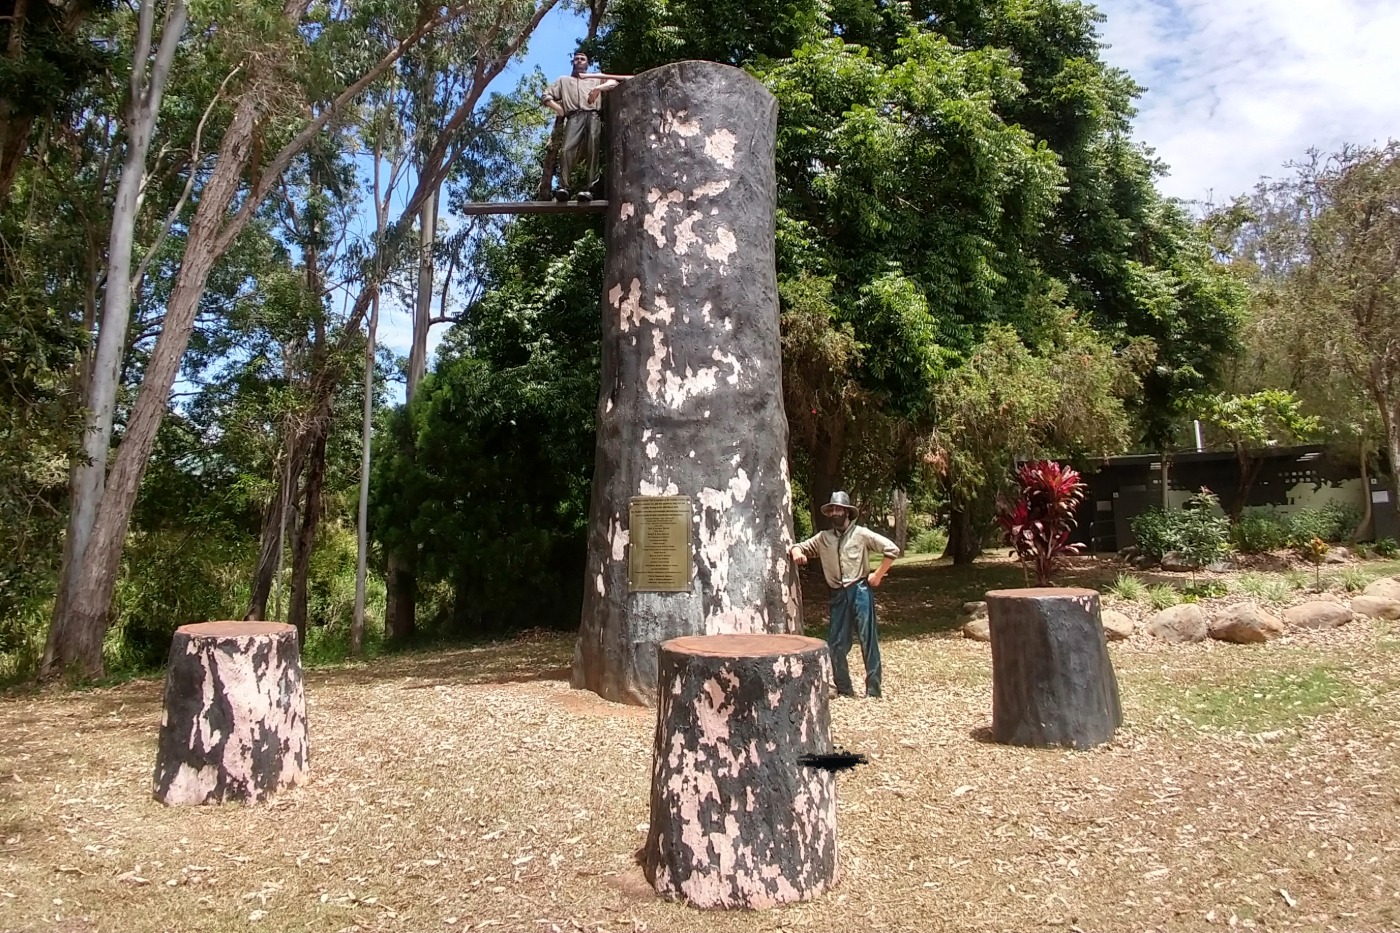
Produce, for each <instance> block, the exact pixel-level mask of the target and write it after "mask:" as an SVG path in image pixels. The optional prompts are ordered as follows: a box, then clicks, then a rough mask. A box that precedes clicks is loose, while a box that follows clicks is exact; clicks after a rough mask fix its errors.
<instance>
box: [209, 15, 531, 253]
mask: <svg viewBox="0 0 1400 933" xmlns="http://www.w3.org/2000/svg"><path fill="white" fill-rule="evenodd" d="M557 2H558V0H551V2H550V4H549V5H550V6H553V5H554V3H557ZM468 5H469V4H466V3H464V4H461V5H458V6H454V7H449V8H448V11H447V12H446V13H444V14H442V15H441V16H435V17H433V18H432V19H430V20H428V21H426V22H425V23H424V24H423V25H421V26H419V27H418V28H417V29H415V30H414V31H413V32H412V33H411V34H410V35H409V36H408V38H407V39H404V40H403V41H402V42H400V43H399V44H398V45H396V46H395V47H394V48H393V49H392V50H391V51H390V52H389V53H388V54H386V55H385V56H384V57H383V58H381V59H380V60H379V61H378V62H377V63H376V64H375V65H374V67H373V68H371V69H370V70H369V71H367V72H365V74H364V75H363V76H361V77H360V79H359V80H358V81H356V82H354V83H353V84H351V85H350V86H349V87H347V88H346V89H345V90H343V91H341V92H340V94H338V95H337V96H336V97H335V99H334V100H332V101H331V102H330V103H329V104H327V105H326V107H325V108H324V109H322V111H321V113H320V115H319V116H318V117H316V118H315V119H314V120H312V121H311V122H309V123H308V124H307V125H306V126H305V127H303V128H302V131H301V132H300V133H298V134H297V135H296V136H294V137H293V138H292V139H291V141H290V142H288V143H287V144H286V145H285V146H283V147H282V150H281V151H280V152H278V153H277V155H275V156H274V157H273V158H272V161H271V162H270V163H269V164H268V167H267V169H266V170H265V171H264V172H263V173H262V177H261V178H260V179H259V180H258V183H257V185H256V186H254V188H253V190H252V191H251V192H250V193H249V195H248V197H247V199H246V200H245V201H244V202H243V206H242V207H241V208H240V209H239V211H238V213H237V214H235V215H234V217H233V219H232V220H230V221H229V222H228V223H227V224H226V225H225V227H224V229H223V231H222V232H221V233H220V234H219V238H218V240H217V241H216V242H215V249H216V250H220V251H222V250H224V249H227V248H228V245H229V243H231V242H232V241H233V239H234V237H236V236H238V234H239V233H240V232H241V231H242V229H243V226H244V225H245V224H246V223H247V221H248V219H249V218H251V217H252V215H253V212H254V211H255V210H256V209H257V206H258V205H259V204H261V203H262V200H263V198H264V197H266V196H267V192H268V190H269V189H270V188H271V186H272V184H273V183H274V182H275V180H276V179H278V178H280V177H281V175H282V173H283V172H284V171H286V169H287V166H288V165H290V164H291V161H292V159H293V158H295V157H296V155H297V153H299V152H301V151H302V150H303V149H304V148H306V145H307V144H308V143H310V142H311V140H312V139H313V138H314V137H315V136H316V134H317V133H319V132H320V131H321V130H322V129H323V128H324V127H325V125H326V124H327V123H329V122H330V119H331V117H333V116H335V115H336V114H337V113H339V112H340V109H341V108H342V107H344V106H345V105H346V104H348V103H349V102H350V101H352V100H354V99H355V98H356V97H358V96H359V95H360V93H361V92H363V91H364V89H365V88H367V87H369V86H370V85H371V84H373V83H374V82H375V81H377V80H378V79H379V77H380V76H381V75H382V74H384V72H385V71H387V70H388V69H389V67H390V66H391V65H393V64H394V62H396V61H398V60H399V59H400V58H402V57H403V55H404V53H405V52H407V51H408V50H409V48H411V47H412V46H413V45H415V44H417V42H418V41H419V40H420V39H422V38H423V37H424V36H425V35H427V34H428V33H429V32H430V31H432V30H433V29H436V28H437V27H438V26H440V25H442V24H443V23H444V22H448V21H449V20H451V19H455V18H456V17H457V16H459V15H461V14H462V13H463V12H464V11H465V10H466V7H467V6H468Z"/></svg>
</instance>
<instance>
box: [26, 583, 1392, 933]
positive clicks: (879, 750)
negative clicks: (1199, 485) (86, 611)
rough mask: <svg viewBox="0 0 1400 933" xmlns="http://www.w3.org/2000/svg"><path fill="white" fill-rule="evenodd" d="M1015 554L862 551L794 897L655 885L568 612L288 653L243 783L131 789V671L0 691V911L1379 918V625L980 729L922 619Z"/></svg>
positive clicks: (638, 736)
mask: <svg viewBox="0 0 1400 933" xmlns="http://www.w3.org/2000/svg"><path fill="white" fill-rule="evenodd" d="M1011 570H1012V571H1014V568H1011ZM1104 572H1106V571H1104V570H1102V569H1096V568H1095V567H1093V566H1091V565H1085V566H1084V567H1082V568H1080V570H1079V571H1077V573H1076V576H1077V577H1078V578H1080V579H1084V580H1088V581H1090V582H1092V581H1094V580H1096V579H1100V578H1101V577H1102V575H1103V573H1104ZM1018 576H1019V574H1018V573H1011V574H1009V573H1008V568H1006V567H1004V566H1000V567H998V566H994V565H993V566H987V567H977V568H973V570H972V571H962V570H958V571H953V570H951V569H949V568H944V567H941V566H936V565H934V564H932V563H925V564H917V563H911V564H907V565H900V566H897V567H896V569H895V570H894V571H893V572H892V573H891V575H890V577H889V580H888V581H887V582H886V585H885V587H884V588H883V589H882V591H881V597H880V599H881V612H882V629H883V631H882V647H883V650H884V653H885V668H886V671H887V673H886V686H885V689H886V696H887V699H885V700H884V701H882V702H877V701H866V700H855V701H841V702H836V703H834V705H833V709H832V731H833V735H834V736H835V738H836V741H837V742H838V743H839V744H841V745H844V746H845V747H846V748H848V749H851V750H852V751H860V752H864V753H865V754H866V755H868V756H869V758H870V760H871V763H870V764H869V765H867V766H864V767H861V768H857V769H856V770H855V771H853V772H845V773H843V774H842V775H841V776H840V777H839V779H838V787H839V790H838V806H839V824H838V833H839V840H840V841H839V846H840V848H839V857H840V859H841V865H842V872H843V874H842V878H841V881H840V884H839V886H838V887H837V888H836V890H834V891H833V892H831V893H829V894H827V895H826V896H824V897H822V898H820V899H818V900H817V901H814V902H811V903H808V904H803V905H796V906H790V907H785V908H780V909H776V910H772V911H765V912H757V913H701V912H698V911H695V910H691V909H689V908H686V907H684V906H681V905H678V904H673V903H667V902H663V901H660V900H657V899H656V898H655V897H653V896H651V894H650V891H649V889H648V888H647V887H646V886H645V883H644V882H643V881H642V880H641V877H640V872H639V871H638V870H637V869H636V867H635V865H634V863H633V860H632V853H633V851H634V850H635V849H636V848H637V846H638V845H640V843H641V842H642V841H643V838H644V832H643V831H644V828H645V822H646V820H647V801H648V792H649V788H648V780H649V773H650V763H651V738H652V728H653V725H654V723H653V715H652V713H651V712H650V711H649V710H639V709H632V708H625V707H619V706H614V705H611V704H608V703H605V702H602V701H600V700H598V699H597V698H596V697H595V696H593V695H592V694H587V693H582V692H574V691H571V690H570V689H569V687H568V682H567V665H568V663H569V661H570V657H571V653H572V640H571V639H570V638H569V637H567V636H554V635H548V636H545V635H540V636H535V637H531V638H526V639H522V640H518V641H514V642H510V643H506V644H501V645H496V646H488V647H483V648H477V649H471V650H455V651H450V652H443V653H438V654H431V655H414V656H401V657H397V658H392V659H388V660H380V661H376V662H374V663H373V664H371V665H369V666H364V665H359V666H346V667H343V668H336V669H323V670H316V671H311V672H309V673H308V678H307V682H308V687H307V690H308V705H309V718H310V730H311V743H312V767H313V781H312V783H311V784H309V785H308V786H306V787H304V788H301V789H298V790H295V791H292V792H290V793H287V794H285V795H283V796H281V797H280V798H278V799H277V800H276V801H275V802H274V803H273V804H271V805H264V806H255V807H241V806H236V805H234V806H224V807H208V808H198V809H166V808H164V807H162V806H161V805H159V804H157V803H155V802H154V801H153V800H152V799H151V793H150V792H151V787H150V785H151V768H152V765H153V763H154V754H155V740H156V733H157V729H158V727H159V723H160V713H161V711H160V690H161V685H160V682H159V681H155V680H149V681H140V682H133V683H129V684H125V685H122V686H119V687H114V688H109V689H101V690H93V691H88V692H50V693H42V694H40V693H20V694H11V695H6V696H0V930H23V931H30V930H33V931H39V930H45V931H49V930H53V931H64V933H86V931H97V930H100V931H113V933H146V931H196V930H197V931H232V930H301V929H306V930H313V931H341V930H367V931H368V930H373V931H380V930H385V931H388V930H393V931H400V930H402V931H420V930H428V931H461V930H497V931H512V930H522V931H554V930H560V931H568V930H589V931H623V930H628V931H658V933H659V931H700V933H708V931H777V930H813V931H817V930H831V931H859V930H890V931H904V930H908V931H943V930H947V931H953V930H958V931H963V930H1031V929H1064V930H1073V929H1079V930H1084V931H1112V930H1125V931H1127V930H1134V931H1140V930H1172V931H1176V930H1207V929H1214V928H1219V929H1230V928H1235V929H1249V928H1253V929H1259V930H1292V929H1298V930H1348V931H1351V930H1355V931H1360V930H1395V929H1400V781H1397V775H1400V736H1398V734H1397V725H1400V703H1397V700H1398V699H1400V634H1398V633H1397V631H1396V630H1395V628H1394V627H1393V625H1390V624H1386V623H1373V622H1369V621H1358V622H1355V623H1353V624H1351V625H1349V626H1347V627H1345V628H1343V629H1339V630H1335V631H1332V632H1327V633H1307V634H1305V635H1296V636H1289V637H1287V638H1284V639H1282V640H1280V641H1276V642H1273V643H1271V644H1269V645H1267V646H1257V647H1240V646H1233V645H1224V644H1219V643H1205V644H1201V645H1192V646H1166V645H1159V644H1155V643H1152V642H1151V641H1150V640H1146V639H1141V638H1139V639H1133V640H1131V641H1128V642H1124V643H1118V644H1113V645H1112V646H1111V648H1110V651H1111V654H1112V658H1113V662H1114V664H1115V667H1116V669H1117V672H1118V676H1119V681H1120V685H1121V688H1122V692H1123V698H1124V707H1125V710H1124V712H1125V717H1126V719H1127V724H1126V726H1125V728H1124V729H1123V730H1122V732H1121V733H1120V734H1119V736H1118V738H1117V740H1116V741H1115V742H1113V743H1112V744H1111V745H1109V746H1105V747H1102V748H1100V749H1098V750H1095V751H1092V752H1087V753H1071V752H1060V751H1028V750H1023V749H1013V748H1006V747H1001V746H997V745H994V744H990V743H989V742H987V741H985V739H984V738H983V730H985V729H986V727H988V726H989V725H990V721H991V688H990V662H989V653H988V649H987V646H986V645H983V644H978V643H975V642H971V641H967V640H964V639H962V638H960V637H957V636H956V634H954V633H953V631H952V628H953V626H954V625H955V624H956V611H955V610H956V607H957V605H958V604H959V603H960V602H961V601H962V600H964V599H971V598H976V597H977V595H978V593H979V592H980V591H981V590H984V589H986V588H988V586H990V585H1002V584H1005V583H1014V582H1015V578H1016V577H1018ZM1108 578H1109V579H1111V578H1112V573H1109V574H1108ZM1066 582H1071V581H1066ZM819 596H820V594H819V593H818V592H816V591H809V595H808V602H807V612H808V616H809V620H810V621H811V622H812V623H814V625H813V628H814V629H815V630H816V631H815V632H814V633H815V634H821V630H820V625H821V623H822V622H823V621H824V618H823V617H824V606H822V605H820V604H819V602H818V599H819ZM853 666H854V667H855V669H856V670H857V671H859V670H860V668H859V651H858V649H857V650H856V651H855V652H853Z"/></svg>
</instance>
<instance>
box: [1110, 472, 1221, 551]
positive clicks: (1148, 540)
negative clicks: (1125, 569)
mask: <svg viewBox="0 0 1400 933" xmlns="http://www.w3.org/2000/svg"><path fill="white" fill-rule="evenodd" d="M1130 524H1131V526H1132V529H1133V537H1134V538H1136V539H1137V543H1138V547H1140V548H1142V550H1143V553H1145V554H1148V555H1150V556H1152V557H1155V558H1158V559H1160V558H1161V557H1162V556H1163V555H1165V554H1169V553H1172V552H1176V553H1178V554H1181V555H1182V556H1184V557H1186V558H1187V559H1188V560H1190V561H1192V562H1194V563H1196V564H1198V565H1200V566H1202V567H1204V566H1207V565H1209V564H1212V563H1214V562H1215V561H1217V560H1220V559H1221V558H1222V557H1224V556H1225V555H1226V554H1228V553H1229V552H1230V521H1229V519H1228V518H1226V517H1225V515H1224V513H1222V512H1221V511H1220V501H1219V500H1218V499H1217V498H1216V496H1215V494H1214V493H1212V492H1210V491H1209V490H1206V489H1202V490H1201V491H1200V492H1198V493H1196V494H1195V495H1194V496H1192V497H1191V498H1190V499H1188V500H1187V501H1186V504H1185V506H1184V507H1182V508H1179V509H1148V510H1146V511H1145V512H1143V513H1142V514H1140V515H1138V516H1136V517H1135V518H1133V520H1132V522H1131V523H1130Z"/></svg>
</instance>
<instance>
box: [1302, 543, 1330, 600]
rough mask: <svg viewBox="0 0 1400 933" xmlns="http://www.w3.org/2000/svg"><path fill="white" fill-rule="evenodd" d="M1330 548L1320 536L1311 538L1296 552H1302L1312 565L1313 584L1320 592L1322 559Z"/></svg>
mask: <svg viewBox="0 0 1400 933" xmlns="http://www.w3.org/2000/svg"><path fill="white" fill-rule="evenodd" d="M1330 550H1331V548H1329V547H1328V546H1327V542H1326V541H1323V540H1322V539H1321V538H1313V539H1312V540H1311V541H1309V542H1308V543H1307V544H1305V545H1303V546H1302V547H1300V548H1299V549H1298V553H1300V554H1302V555H1303V557H1304V558H1305V559H1306V560H1307V561H1308V562H1309V563H1311V564H1312V565H1313V585H1314V586H1315V587H1316V588H1317V591H1318V592H1319V593H1320V592H1322V559H1323V558H1324V557H1326V556H1327V552H1328V551H1330Z"/></svg>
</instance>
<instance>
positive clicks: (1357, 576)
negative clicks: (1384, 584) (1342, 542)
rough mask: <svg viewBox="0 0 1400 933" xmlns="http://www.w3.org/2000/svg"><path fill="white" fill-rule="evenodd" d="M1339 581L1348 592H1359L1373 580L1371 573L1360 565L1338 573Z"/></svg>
mask: <svg viewBox="0 0 1400 933" xmlns="http://www.w3.org/2000/svg"><path fill="white" fill-rule="evenodd" d="M1337 581H1338V582H1339V583H1341V584H1342V589H1344V590H1346V591H1347V592H1348V593H1359V592H1361V591H1362V590H1364V589H1366V584H1368V583H1370V582H1371V575H1370V574H1369V573H1367V572H1366V571H1364V570H1362V569H1361V568H1360V567H1347V568H1346V569H1345V570H1343V571H1342V572H1341V573H1340V574H1338V575H1337Z"/></svg>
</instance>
